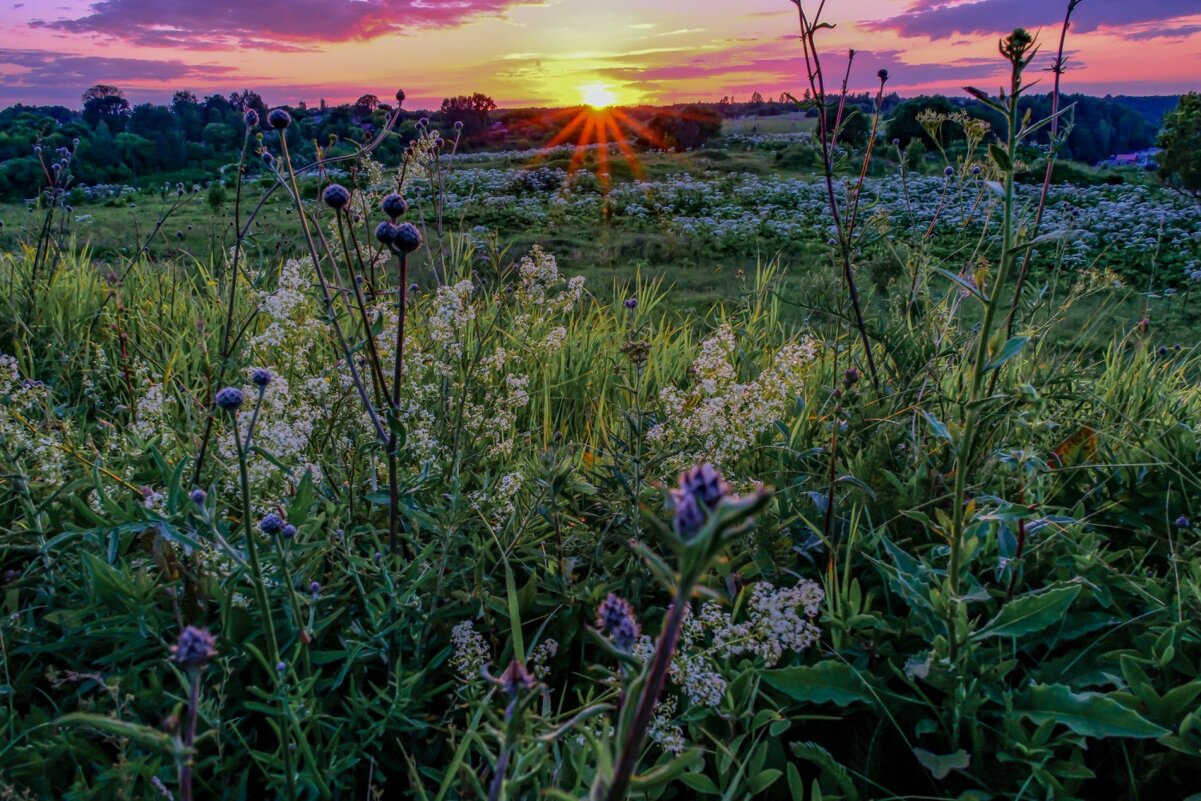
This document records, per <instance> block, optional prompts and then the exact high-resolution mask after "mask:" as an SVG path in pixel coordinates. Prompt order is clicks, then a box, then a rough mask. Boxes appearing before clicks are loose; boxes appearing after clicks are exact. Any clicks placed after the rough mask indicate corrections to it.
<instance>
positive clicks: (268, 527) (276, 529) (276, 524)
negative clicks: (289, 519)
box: [259, 512, 284, 535]
mask: <svg viewBox="0 0 1201 801" xmlns="http://www.w3.org/2000/svg"><path fill="white" fill-rule="evenodd" d="M283 530H284V519H283V518H282V517H280V516H279V515H277V514H276V513H275V512H269V513H268V514H267V515H265V516H264V517H263V519H262V520H260V521H259V531H261V532H263V533H264V534H268V535H271V534H278V533H280V532H281V531H283Z"/></svg>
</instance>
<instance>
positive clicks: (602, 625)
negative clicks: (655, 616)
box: [596, 593, 642, 651]
mask: <svg viewBox="0 0 1201 801" xmlns="http://www.w3.org/2000/svg"><path fill="white" fill-rule="evenodd" d="M596 628H597V630H598V631H600V633H601V634H603V635H605V636H606V637H608V638H609V639H611V640H612V641H613V644H614V645H615V646H617V647H618V648H620V649H621V650H623V651H629V650H630V649H631V648H633V647H634V642H635V641H636V640H637V639H638V637H639V635H640V634H641V633H642V630H641V629H640V628H639V626H638V618H636V617H634V607H632V606H630V602H629V601H627V600H625V599H624V598H621V597H619V596H617V595H615V594H613V593H609V594H608V595H606V596H605V600H603V601H601V602H600V606H598V607H597V608H596Z"/></svg>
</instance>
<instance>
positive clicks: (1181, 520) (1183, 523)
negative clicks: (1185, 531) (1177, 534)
mask: <svg viewBox="0 0 1201 801" xmlns="http://www.w3.org/2000/svg"><path fill="white" fill-rule="evenodd" d="M1192 525H1193V521H1192V520H1189V519H1188V515H1181V516H1180V517H1178V518H1176V528H1191V527H1192Z"/></svg>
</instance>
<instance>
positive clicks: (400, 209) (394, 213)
mask: <svg viewBox="0 0 1201 801" xmlns="http://www.w3.org/2000/svg"><path fill="white" fill-rule="evenodd" d="M380 208H381V209H383V211H384V214H387V215H388V216H389V217H391V218H392V220H393V221H394V222H395V220H396V218H397V217H400V216H401V215H403V214H404V213H405V212H406V211H408V210H409V202H408V201H407V200H405V199H404V198H403V197H401V196H400V195H398V194H397V193H396V192H393V193H392V194H390V195H387V196H386V197H384V199H383V200H382V201H380Z"/></svg>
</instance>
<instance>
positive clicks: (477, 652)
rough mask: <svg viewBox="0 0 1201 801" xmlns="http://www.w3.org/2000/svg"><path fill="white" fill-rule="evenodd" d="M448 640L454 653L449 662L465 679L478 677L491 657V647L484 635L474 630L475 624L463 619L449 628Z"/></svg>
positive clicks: (469, 680) (470, 679)
mask: <svg viewBox="0 0 1201 801" xmlns="http://www.w3.org/2000/svg"><path fill="white" fill-rule="evenodd" d="M450 642H451V645H452V646H453V647H454V653H453V654H452V655H451V657H450V663H451V664H452V665H454V667H455V670H457V671H459V675H461V676H462V677H463V679H464V680H465V681H468V682H472V681H475V680H476V679H478V678H480V670H481V669H482V668H483V667H484V665H486V664H488V662H489V661H491V659H492V649H491V648H489V647H488V641H487V640H485V639H484V635H482V634H480V633H479V632H478V631H476V630H475V624H474V623H472V622H471V621H470V620H464V621H463V622H462V623H460V624H459V625H457V626H455V627H454V628H453V629H451V630H450Z"/></svg>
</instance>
